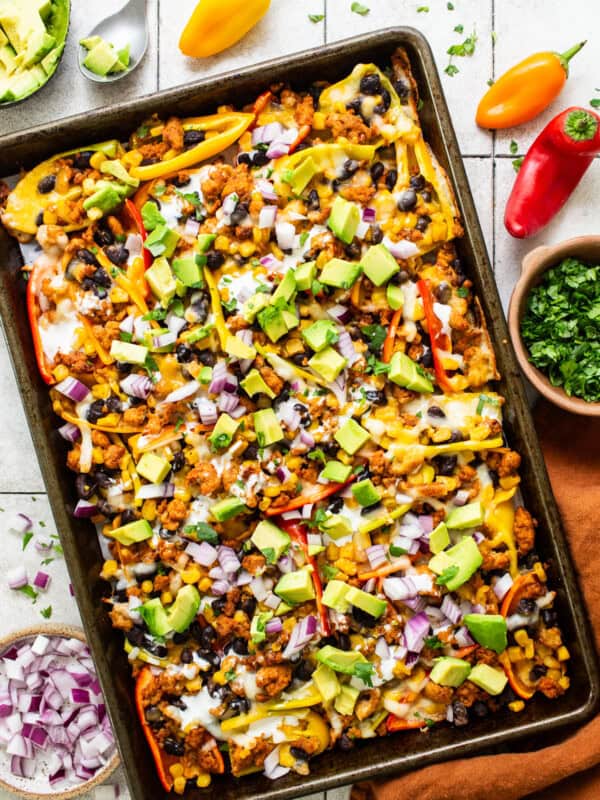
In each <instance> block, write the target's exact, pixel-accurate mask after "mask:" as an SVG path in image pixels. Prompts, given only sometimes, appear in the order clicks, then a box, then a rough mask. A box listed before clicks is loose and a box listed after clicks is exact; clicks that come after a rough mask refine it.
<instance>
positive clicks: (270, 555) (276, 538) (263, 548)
mask: <svg viewBox="0 0 600 800" xmlns="http://www.w3.org/2000/svg"><path fill="white" fill-rule="evenodd" d="M250 541H251V542H252V544H253V545H254V546H255V547H256V548H257V549H258V550H260V552H261V553H262V554H263V556H264V557H265V558H266V559H267V561H268V562H269V564H275V563H276V562H277V561H279V559H280V558H281V556H282V555H283V554H284V553H285V552H286V550H287V549H288V547H289V546H290V542H291V539H290V537H289V535H288V534H287V533H286V532H285V531H282V530H281V528H278V527H277V525H274V524H273V523H272V522H269V521H268V520H266V519H264V520H262V521H261V522H259V523H258V525H257V526H256V528H255V529H254V533H253V534H252V536H251V537H250Z"/></svg>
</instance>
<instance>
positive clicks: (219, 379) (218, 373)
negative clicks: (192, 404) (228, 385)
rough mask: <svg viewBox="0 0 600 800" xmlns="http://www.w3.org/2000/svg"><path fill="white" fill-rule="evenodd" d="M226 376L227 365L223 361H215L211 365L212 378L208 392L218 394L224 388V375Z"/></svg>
mask: <svg viewBox="0 0 600 800" xmlns="http://www.w3.org/2000/svg"><path fill="white" fill-rule="evenodd" d="M226 376H227V366H226V364H225V362H224V361H217V363H216V364H215V365H214V367H213V371H212V380H211V382H210V386H209V387H208V391H209V393H210V394H219V393H220V392H222V391H223V389H224V388H225V377H226Z"/></svg>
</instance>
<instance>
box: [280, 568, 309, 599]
mask: <svg viewBox="0 0 600 800" xmlns="http://www.w3.org/2000/svg"><path fill="white" fill-rule="evenodd" d="M273 591H274V592H275V594H277V595H279V597H281V599H282V600H285V602H286V603H290V605H295V604H296V603H306V602H307V601H308V600H314V599H315V588H314V586H313V581H312V576H311V574H310V572H309V570H308V569H297V570H294V572H286V573H285V575H282V576H281V578H280V579H279V581H278V582H277V585H276V586H275V588H274V589H273Z"/></svg>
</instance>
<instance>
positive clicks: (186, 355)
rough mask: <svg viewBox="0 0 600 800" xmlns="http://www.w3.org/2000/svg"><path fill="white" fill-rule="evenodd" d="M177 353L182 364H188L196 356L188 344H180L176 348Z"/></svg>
mask: <svg viewBox="0 0 600 800" xmlns="http://www.w3.org/2000/svg"><path fill="white" fill-rule="evenodd" d="M175 355H176V356H177V361H179V363H180V364H187V363H189V362H190V361H191V360H192V358H193V357H194V351H193V350H192V348H191V347H188V346H187V344H178V345H177V347H176V348H175Z"/></svg>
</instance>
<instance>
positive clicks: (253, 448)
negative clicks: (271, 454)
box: [244, 442, 258, 461]
mask: <svg viewBox="0 0 600 800" xmlns="http://www.w3.org/2000/svg"><path fill="white" fill-rule="evenodd" d="M257 456H258V445H256V444H254V442H252V443H251V444H249V445H248V447H247V448H246V449H245V450H244V460H245V461H256V458H257Z"/></svg>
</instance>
